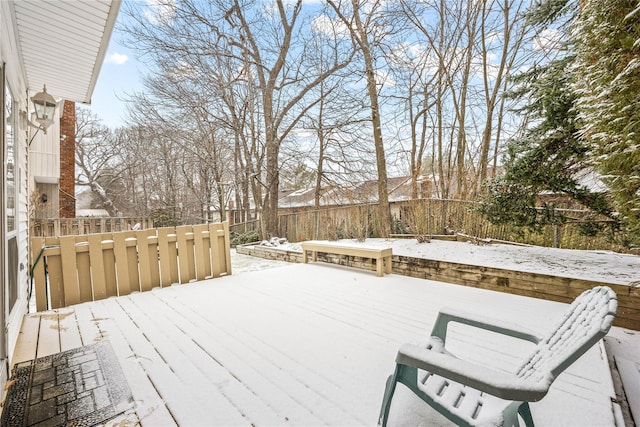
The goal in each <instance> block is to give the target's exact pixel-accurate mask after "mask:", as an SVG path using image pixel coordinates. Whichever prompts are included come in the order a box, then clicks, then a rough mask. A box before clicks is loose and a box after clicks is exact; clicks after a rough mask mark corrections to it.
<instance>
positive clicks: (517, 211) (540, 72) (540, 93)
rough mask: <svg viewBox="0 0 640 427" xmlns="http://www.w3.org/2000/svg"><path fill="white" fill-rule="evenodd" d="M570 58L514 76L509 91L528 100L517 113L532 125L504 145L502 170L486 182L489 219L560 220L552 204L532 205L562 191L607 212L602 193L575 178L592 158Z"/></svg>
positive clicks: (484, 208) (482, 207) (539, 222)
mask: <svg viewBox="0 0 640 427" xmlns="http://www.w3.org/2000/svg"><path fill="white" fill-rule="evenodd" d="M573 59H574V58H573V56H567V57H565V58H562V59H558V60H555V61H552V62H550V63H549V64H548V65H546V66H543V67H536V68H534V69H532V70H530V71H528V72H526V73H523V74H521V75H519V76H518V77H517V78H516V82H517V84H518V85H517V89H516V90H515V91H513V92H512V93H511V94H510V96H512V97H514V98H517V99H528V100H529V103H528V104H527V105H526V106H525V107H524V108H522V109H521V112H522V113H523V114H526V115H528V117H529V120H530V122H531V123H534V125H533V126H531V127H529V128H528V129H527V130H526V131H525V132H524V133H523V135H522V136H520V137H519V138H515V139H513V140H511V141H510V142H509V143H508V144H507V152H506V153H505V156H504V159H503V161H504V167H505V175H504V176H503V177H500V178H498V179H496V180H494V181H492V182H490V183H489V185H488V192H487V196H486V197H485V198H484V199H483V201H482V203H481V205H480V210H481V211H482V212H483V213H484V214H485V215H486V216H487V218H488V219H489V220H490V221H491V222H493V223H511V224H514V225H518V226H529V227H533V228H536V227H538V226H540V225H544V224H548V223H557V222H562V221H563V219H564V218H563V217H562V216H561V215H556V214H555V213H554V209H553V208H554V206H551V205H546V204H543V206H542V209H535V208H534V206H535V204H536V199H537V198H538V196H539V195H541V194H544V193H552V194H562V195H566V196H568V197H570V198H571V199H574V200H576V201H578V202H580V203H581V204H583V205H584V206H586V207H588V208H589V209H591V210H593V211H595V212H597V213H600V214H605V215H610V209H609V207H608V204H607V201H606V199H605V197H604V196H603V195H602V194H598V193H594V192H592V191H591V190H590V189H589V188H587V187H585V186H581V185H579V184H578V182H577V180H576V175H577V174H578V173H579V172H581V171H583V170H585V169H586V168H589V167H590V163H589V159H588V156H587V153H588V147H587V144H586V142H585V141H584V138H582V137H581V134H580V132H579V129H578V120H577V113H576V111H575V109H574V108H573V107H574V103H575V98H576V97H575V94H574V93H573V92H572V90H571V76H570V74H569V73H568V72H567V70H568V68H569V66H570V65H571V63H572V61H573Z"/></svg>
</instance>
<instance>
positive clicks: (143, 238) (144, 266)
mask: <svg viewBox="0 0 640 427" xmlns="http://www.w3.org/2000/svg"><path fill="white" fill-rule="evenodd" d="M136 240H137V243H138V263H139V264H140V290H142V291H143V292H144V291H150V290H151V287H152V286H151V260H150V256H151V255H150V254H149V243H148V242H147V232H146V231H136Z"/></svg>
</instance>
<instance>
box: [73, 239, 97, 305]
mask: <svg viewBox="0 0 640 427" xmlns="http://www.w3.org/2000/svg"><path fill="white" fill-rule="evenodd" d="M75 241H76V244H75V251H76V268H77V269H78V285H79V290H80V302H87V301H93V291H92V287H91V286H90V284H91V261H90V260H89V242H88V241H87V236H76V239H75ZM85 283H88V284H89V286H84V284H85Z"/></svg>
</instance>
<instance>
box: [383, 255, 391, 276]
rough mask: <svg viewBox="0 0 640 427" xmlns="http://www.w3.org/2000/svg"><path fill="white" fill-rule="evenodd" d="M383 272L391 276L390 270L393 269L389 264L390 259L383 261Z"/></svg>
mask: <svg viewBox="0 0 640 427" xmlns="http://www.w3.org/2000/svg"><path fill="white" fill-rule="evenodd" d="M384 266H385V272H386V273H387V274H391V268H392V267H393V265H392V264H391V257H387V259H386V260H385V265H384Z"/></svg>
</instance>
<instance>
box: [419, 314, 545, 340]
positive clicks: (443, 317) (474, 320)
mask: <svg viewBox="0 0 640 427" xmlns="http://www.w3.org/2000/svg"><path fill="white" fill-rule="evenodd" d="M450 322H456V323H462V324H465V325H470V326H474V327H476V328H480V329H485V330H488V331H492V332H496V333H499V334H502V335H508V336H510V337H514V338H519V339H521V340H525V341H530V342H532V343H534V344H538V343H539V342H540V341H541V340H542V338H541V337H540V336H539V335H538V334H536V333H535V332H533V331H531V330H529V329H527V328H525V327H522V326H520V325H516V324H513V323H509V322H505V321H503V320H498V319H492V318H490V317H484V316H479V315H476V314H471V313H466V312H463V311H460V310H455V309H452V308H443V309H441V310H440V312H439V313H438V317H437V318H436V323H435V325H434V326H433V330H432V331H431V335H432V336H435V337H438V338H440V339H441V340H442V342H445V341H446V339H447V327H448V326H449V323H450Z"/></svg>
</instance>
